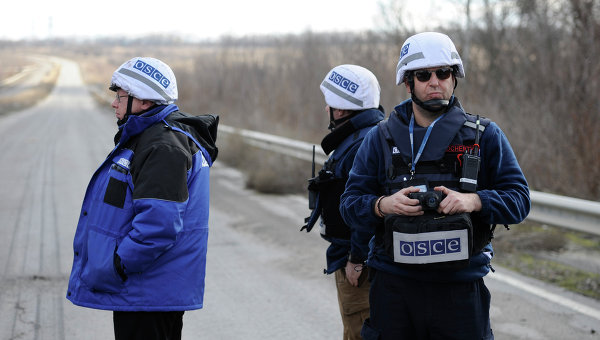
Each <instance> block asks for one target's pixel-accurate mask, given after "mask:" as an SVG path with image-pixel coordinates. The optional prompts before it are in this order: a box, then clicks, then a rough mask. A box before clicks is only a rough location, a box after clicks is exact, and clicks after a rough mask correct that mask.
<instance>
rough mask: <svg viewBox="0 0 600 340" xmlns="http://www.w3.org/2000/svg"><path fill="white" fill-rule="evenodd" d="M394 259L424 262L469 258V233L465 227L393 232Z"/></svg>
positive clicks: (403, 261)
mask: <svg viewBox="0 0 600 340" xmlns="http://www.w3.org/2000/svg"><path fill="white" fill-rule="evenodd" d="M393 242H394V261H395V262H398V263H409V264H426V263H438V262H448V261H457V260H466V259H468V258H469V234H468V231H467V230H466V229H462V230H449V231H435V232H430V233H420V234H407V233H400V232H396V231H395V232H393Z"/></svg>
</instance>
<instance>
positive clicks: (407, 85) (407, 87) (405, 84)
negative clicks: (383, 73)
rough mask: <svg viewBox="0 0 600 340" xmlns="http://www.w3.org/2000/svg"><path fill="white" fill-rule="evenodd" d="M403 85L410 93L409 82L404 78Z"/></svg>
mask: <svg viewBox="0 0 600 340" xmlns="http://www.w3.org/2000/svg"><path fill="white" fill-rule="evenodd" d="M404 86H406V91H407V92H408V93H410V84H409V83H408V79H406V78H405V79H404Z"/></svg>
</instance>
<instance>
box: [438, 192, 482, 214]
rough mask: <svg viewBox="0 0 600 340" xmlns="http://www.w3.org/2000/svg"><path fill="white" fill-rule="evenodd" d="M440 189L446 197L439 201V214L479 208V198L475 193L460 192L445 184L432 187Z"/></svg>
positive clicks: (468, 211) (477, 209) (471, 210)
mask: <svg viewBox="0 0 600 340" xmlns="http://www.w3.org/2000/svg"><path fill="white" fill-rule="evenodd" d="M433 189H434V190H437V191H441V192H442V193H443V194H444V195H446V198H444V199H443V200H442V201H441V202H440V206H439V207H438V210H437V211H438V212H439V213H440V214H446V215H453V214H458V213H463V212H467V213H470V212H473V211H479V210H481V198H479V195H477V194H476V193H462V192H458V191H454V190H450V189H448V188H446V187H445V186H439V187H435V188H433Z"/></svg>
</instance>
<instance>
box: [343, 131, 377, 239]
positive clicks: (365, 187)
mask: <svg viewBox="0 0 600 340" xmlns="http://www.w3.org/2000/svg"><path fill="white" fill-rule="evenodd" d="M378 131H379V127H374V128H373V129H371V131H369V133H368V134H367V135H366V136H365V139H364V140H363V142H362V144H361V146H360V148H359V149H358V152H357V153H356V157H355V158H354V164H353V165H352V170H350V174H349V177H348V182H346V189H345V191H344V193H343V194H342V197H341V199H340V213H341V215H342V217H343V219H344V221H345V222H346V224H348V225H349V226H352V227H353V228H354V229H356V230H358V231H361V232H366V233H374V232H375V229H374V226H375V225H376V224H378V223H381V219H380V218H379V217H377V216H376V215H375V213H374V211H373V208H372V207H373V202H375V200H377V198H378V197H379V196H380V195H381V189H380V188H381V183H383V180H384V178H383V176H384V175H385V172H384V170H383V169H384V167H385V163H384V159H383V156H382V149H381V142H380V139H379V132H378Z"/></svg>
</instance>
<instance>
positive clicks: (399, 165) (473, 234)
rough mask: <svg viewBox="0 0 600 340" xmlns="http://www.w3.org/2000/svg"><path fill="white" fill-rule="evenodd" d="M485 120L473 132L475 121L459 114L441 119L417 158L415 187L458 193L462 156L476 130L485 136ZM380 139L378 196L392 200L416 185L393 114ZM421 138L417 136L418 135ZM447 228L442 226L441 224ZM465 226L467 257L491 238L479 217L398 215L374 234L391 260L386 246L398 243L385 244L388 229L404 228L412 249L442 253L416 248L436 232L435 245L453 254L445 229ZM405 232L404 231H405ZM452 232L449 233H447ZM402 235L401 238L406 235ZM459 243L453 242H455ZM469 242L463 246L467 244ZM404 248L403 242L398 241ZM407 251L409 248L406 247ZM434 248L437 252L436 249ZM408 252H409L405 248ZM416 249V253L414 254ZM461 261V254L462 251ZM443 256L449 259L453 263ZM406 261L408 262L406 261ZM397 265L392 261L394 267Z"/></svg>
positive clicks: (455, 265)
mask: <svg viewBox="0 0 600 340" xmlns="http://www.w3.org/2000/svg"><path fill="white" fill-rule="evenodd" d="M489 123H490V120H488V119H485V118H483V119H480V124H479V126H477V124H476V117H475V116H473V115H471V114H465V113H463V112H462V111H461V110H451V111H449V112H448V115H447V116H446V117H444V119H442V120H440V121H438V122H437V124H436V125H435V126H434V128H433V131H432V133H431V134H430V136H429V139H428V141H427V145H426V147H425V151H424V152H423V154H422V155H421V158H420V160H419V161H418V162H417V164H416V167H415V171H414V175H413V179H415V180H417V181H420V180H422V181H423V182H424V183H426V184H427V187H428V190H433V188H434V187H436V186H440V185H443V186H445V187H447V188H449V189H451V190H455V191H460V190H459V180H460V178H461V171H462V167H461V162H462V159H461V156H462V155H463V154H464V153H465V151H467V150H470V149H472V148H473V145H474V144H475V139H476V132H477V129H479V135H480V136H481V135H482V134H483V132H484V131H485V128H486V126H487V125H489ZM424 131H425V129H419V130H415V136H418V137H422V136H423V134H424ZM379 132H380V133H379V135H380V138H381V141H382V145H383V146H384V147H383V149H384V159H385V169H386V176H385V178H386V179H385V184H384V186H383V188H382V191H383V192H382V193H383V194H385V195H392V194H394V193H395V192H397V191H399V190H401V189H402V188H405V187H408V186H412V185H413V184H414V183H415V182H410V181H409V180H410V179H411V144H410V142H409V137H408V136H409V129H408V125H407V124H404V123H402V122H401V121H400V118H399V117H398V114H397V113H395V112H392V114H391V115H390V118H389V119H388V120H385V121H382V122H380V123H379ZM419 134H420V135H419ZM418 137H417V138H415V145H416V148H418V146H419V145H420V142H421V140H422V138H418ZM444 222H446V223H444ZM454 223H458V224H464V225H469V228H468V233H469V235H468V237H467V235H466V234H465V235H464V237H465V239H464V240H463V241H464V242H465V245H466V244H467V242H468V249H470V251H469V252H468V254H467V256H468V257H470V256H472V255H474V254H477V253H478V252H480V251H481V249H483V247H484V246H485V245H487V244H488V243H489V242H490V240H491V239H492V236H493V230H494V226H491V225H489V224H487V223H484V222H482V221H481V219H480V218H479V214H478V213H471V214H467V213H465V214H456V215H440V214H437V212H427V213H426V214H425V215H423V217H407V216H398V215H388V216H386V219H385V222H384V224H382V225H380V226H379V227H378V228H377V231H376V236H375V240H376V242H378V244H379V245H380V246H384V247H385V248H387V249H386V250H387V253H388V255H390V256H391V257H392V258H394V256H395V255H394V253H393V252H394V251H396V252H398V249H395V250H394V249H390V247H391V245H393V244H394V242H396V243H397V242H398V240H394V239H390V238H391V237H395V236H392V233H391V232H390V231H389V229H390V228H392V227H393V228H397V227H398V226H403V228H404V229H403V230H406V229H407V228H408V229H409V230H411V231H410V232H411V233H414V234H415V235H409V238H412V239H414V242H413V243H412V245H413V246H415V247H417V246H419V245H420V246H423V247H424V248H423V249H425V251H427V252H430V253H433V251H434V250H438V251H442V250H443V249H442V247H440V246H439V245H438V244H435V243H434V241H431V240H430V241H428V242H429V243H428V244H427V245H422V244H419V242H420V241H422V240H421V239H420V238H419V233H423V232H433V233H434V234H435V233H437V232H439V233H440V235H443V236H440V237H439V238H440V240H442V239H443V242H445V243H444V246H446V247H448V249H450V250H451V249H453V248H452V244H450V242H452V240H455V238H454V237H451V236H448V235H452V233H453V232H454V231H450V230H448V228H447V225H448V224H454ZM407 226H408V227H407ZM450 229H451V228H450ZM405 235H406V234H405ZM456 237H457V238H456V239H458V236H456ZM467 238H468V240H467ZM401 242H404V241H401ZM403 244H407V247H411V245H408V243H403ZM437 247H439V249H438V248H437ZM407 249H411V250H412V248H407ZM415 249H416V248H415ZM462 251H463V255H465V254H464V251H465V250H464V249H462ZM450 253H451V251H448V254H446V255H448V256H449V258H452V256H451V255H453V254H450ZM407 258H408V257H407ZM415 261H416V262H414V264H412V265H409V266H411V267H415V268H418V269H431V268H435V269H450V270H452V269H460V268H462V267H464V266H465V265H466V264H467V263H468V258H467V259H466V260H462V261H455V262H452V261H451V260H444V261H449V262H442V263H435V264H427V265H422V264H420V263H419V262H418V258H417V257H415ZM396 262H397V261H396Z"/></svg>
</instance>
